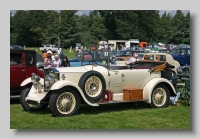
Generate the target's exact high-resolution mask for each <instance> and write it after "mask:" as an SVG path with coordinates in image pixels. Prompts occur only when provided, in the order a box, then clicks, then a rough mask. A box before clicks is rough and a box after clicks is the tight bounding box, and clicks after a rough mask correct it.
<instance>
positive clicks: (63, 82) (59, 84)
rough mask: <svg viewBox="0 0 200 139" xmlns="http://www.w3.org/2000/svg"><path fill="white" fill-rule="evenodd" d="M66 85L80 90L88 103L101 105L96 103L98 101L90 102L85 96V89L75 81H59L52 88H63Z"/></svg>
mask: <svg viewBox="0 0 200 139" xmlns="http://www.w3.org/2000/svg"><path fill="white" fill-rule="evenodd" d="M65 86H73V87H75V88H76V89H77V90H78V91H79V92H80V94H81V96H82V98H83V99H84V100H85V102H86V103H87V104H88V105H91V106H99V105H98V104H96V103H90V102H89V101H88V100H87V99H86V97H85V95H84V94H83V91H82V90H81V88H80V87H79V86H78V85H77V84H75V83H73V82H70V81H57V82H55V83H54V84H53V85H52V87H51V89H50V90H57V89H61V88H63V87H65Z"/></svg>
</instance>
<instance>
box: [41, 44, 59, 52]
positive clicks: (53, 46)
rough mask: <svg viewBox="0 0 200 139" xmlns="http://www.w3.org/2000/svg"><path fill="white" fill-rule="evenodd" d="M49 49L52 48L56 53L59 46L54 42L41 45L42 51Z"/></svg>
mask: <svg viewBox="0 0 200 139" xmlns="http://www.w3.org/2000/svg"><path fill="white" fill-rule="evenodd" d="M48 50H51V51H52V52H53V53H55V52H56V51H57V50H58V47H57V46H56V45H52V44H46V45H44V46H43V47H40V51H42V53H43V52H44V51H48Z"/></svg>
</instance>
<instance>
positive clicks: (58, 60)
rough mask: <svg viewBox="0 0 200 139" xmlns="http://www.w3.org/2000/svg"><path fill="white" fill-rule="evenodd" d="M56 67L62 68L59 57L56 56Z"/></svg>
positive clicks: (54, 62)
mask: <svg viewBox="0 0 200 139" xmlns="http://www.w3.org/2000/svg"><path fill="white" fill-rule="evenodd" d="M53 64H54V67H57V68H58V67H60V66H61V60H60V59H59V55H58V54H56V55H55V60H54V61H53Z"/></svg>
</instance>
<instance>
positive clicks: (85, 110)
mask: <svg viewBox="0 0 200 139" xmlns="http://www.w3.org/2000/svg"><path fill="white" fill-rule="evenodd" d="M10 104H11V105H12V104H20V99H19V98H13V99H10ZM20 106H21V105H20ZM148 108H150V105H149V104H148V103H145V102H127V103H114V104H101V105H99V106H89V105H87V104H81V106H80V109H79V112H78V113H77V115H80V114H88V115H90V114H100V113H103V112H108V113H109V112H115V111H117V112H120V111H126V110H132V109H134V110H140V109H148ZM22 111H23V112H25V110H24V109H23V108H22ZM28 113H31V114H41V115H49V114H51V116H52V117H54V116H53V114H52V113H51V110H50V108H49V107H47V109H46V110H42V111H31V112H28Z"/></svg>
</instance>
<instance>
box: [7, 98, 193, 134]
mask: <svg viewBox="0 0 200 139" xmlns="http://www.w3.org/2000/svg"><path fill="white" fill-rule="evenodd" d="M190 128H191V127H190V107H184V106H182V105H180V106H171V105H170V106H169V107H167V108H159V109H155V108H151V107H150V106H149V104H147V103H144V102H137V103H136V102H135V103H133V102H131V103H119V104H104V105H100V106H97V107H93V106H89V105H86V104H84V105H81V107H80V110H79V113H78V114H77V115H75V116H72V117H54V116H53V115H52V114H51V111H50V109H49V108H47V109H46V110H45V111H40V112H30V113H29V112H26V111H24V110H23V108H22V107H21V104H20V102H19V99H11V103H10V129H107V130H108V129H120V130H123V129H126V130H127V129H131V130H155V129H158V130H159V129H162V130H189V129H190Z"/></svg>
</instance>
